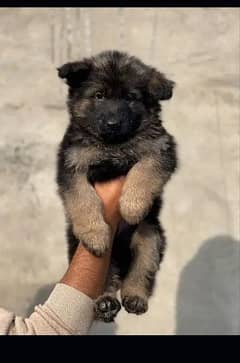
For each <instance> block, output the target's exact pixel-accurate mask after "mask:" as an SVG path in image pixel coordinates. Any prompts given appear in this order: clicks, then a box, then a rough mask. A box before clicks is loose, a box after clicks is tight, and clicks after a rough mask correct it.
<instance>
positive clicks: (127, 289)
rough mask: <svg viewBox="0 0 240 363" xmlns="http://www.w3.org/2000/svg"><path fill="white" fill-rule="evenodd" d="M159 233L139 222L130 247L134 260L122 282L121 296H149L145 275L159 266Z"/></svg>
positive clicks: (146, 224) (153, 271) (144, 297)
mask: <svg viewBox="0 0 240 363" xmlns="http://www.w3.org/2000/svg"><path fill="white" fill-rule="evenodd" d="M158 243H159V235H158V234H156V231H155V229H154V227H153V226H151V225H149V224H148V223H146V222H141V223H140V224H139V226H138V228H137V230H136V231H135V233H134V235H133V238H132V242H131V248H132V249H133V250H134V251H135V260H134V264H132V266H131V269H130V271H129V273H128V275H127V277H126V278H125V280H124V282H123V286H122V289H121V296H122V299H124V298H125V297H127V296H134V295H136V296H138V297H141V298H143V299H147V298H148V297H149V292H150V291H149V289H148V288H147V287H146V286H147V284H146V275H147V274H148V273H149V272H151V273H155V272H156V271H157V270H158V268H159V263H158V259H157V258H156V257H157V256H158V254H159V252H158V247H157V246H158Z"/></svg>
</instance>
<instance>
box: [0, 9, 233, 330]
mask: <svg viewBox="0 0 240 363" xmlns="http://www.w3.org/2000/svg"><path fill="white" fill-rule="evenodd" d="M239 15H240V12H239V9H231V8H228V9H227V8H225V9H221V8H214V9H212V8H195V9H184V8H179V9H178V8H169V9H168V8H162V9H160V8H159V9H151V8H147V9H100V8H99V9H47V8H45V9H33V8H26V9H24V8H18V9H17V8H16V9H7V8H2V9H0V47H1V58H0V66H1V77H0V112H1V113H0V115H1V131H0V205H1V207H0V305H1V306H3V307H5V308H8V309H9V310H13V311H15V312H16V313H17V314H22V315H27V314H28V313H30V312H31V311H32V308H33V306H34V304H37V303H41V302H43V301H44V299H45V298H46V297H47V295H48V293H49V291H51V289H52V287H53V285H54V283H55V282H56V281H57V280H58V279H59V278H60V277H61V276H62V274H63V272H64V271H65V269H66V266H67V259H66V244H65V237H64V215H63V208H62V205H61V202H60V200H59V198H58V196H57V193H56V185H55V181H54V177H55V159H56V148H57V145H58V143H59V141H60V140H61V137H62V135H63V133H64V130H65V127H66V125H67V121H68V117H67V113H66V109H65V94H66V90H65V87H64V86H63V85H60V80H59V79H58V78H57V75H56V70H55V67H56V66H59V65H61V64H62V63H63V62H65V61H66V60H67V59H77V58H79V57H82V56H85V55H88V54H92V53H97V52H98V51H100V50H103V49H109V48H118V49H125V50H128V51H130V52H131V53H132V54H135V55H137V56H139V57H141V58H142V59H143V60H144V61H146V62H148V63H150V64H153V65H155V66H157V67H158V68H159V69H160V70H162V71H163V72H165V73H166V74H167V75H168V76H169V77H170V78H171V77H172V79H174V80H175V81H176V82H177V87H176V91H175V95H174V98H173V99H172V100H171V101H170V102H169V103H168V102H166V103H164V111H163V119H164V120H165V126H166V127H167V128H168V130H169V131H170V132H171V133H172V134H173V135H174V136H175V138H176V139H177V141H178V145H179V158H180V167H179V170H178V172H177V173H176V175H175V176H174V177H173V179H172V181H171V182H170V183H169V184H168V186H167V188H166V193H165V207H164V210H163V214H162V222H163V225H164V226H165V228H166V232H167V237H168V249H167V253H166V257H165V261H164V263H163V265H162V269H161V271H160V272H159V274H158V279H157V287H156V290H155V293H154V296H153V297H152V298H151V300H150V308H149V312H148V313H147V314H145V315H143V316H140V317H139V316H138V317H137V316H133V315H130V314H127V313H126V312H125V311H123V310H121V312H120V313H119V315H118V317H117V319H116V322H115V323H112V324H104V323H97V324H94V326H93V328H92V331H91V333H90V334H97V333H98V334H197V333H202V334H239V333H240V241H239V240H240V230H239V228H240V226H239V220H240V215H239V203H240V199H239V181H240V180H239V177H240V173H239V161H240V156H239V144H240V139H239V119H240V118H239V117H240V114H239V101H240V98H239V85H240V64H239V62H240V61H239V48H240V34H239V29H240V20H239V19H240V16H239Z"/></svg>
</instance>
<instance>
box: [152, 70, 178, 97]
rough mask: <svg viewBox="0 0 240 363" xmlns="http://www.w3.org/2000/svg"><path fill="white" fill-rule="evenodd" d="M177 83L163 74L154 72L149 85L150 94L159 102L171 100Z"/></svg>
mask: <svg viewBox="0 0 240 363" xmlns="http://www.w3.org/2000/svg"><path fill="white" fill-rule="evenodd" d="M174 86H175V82H173V81H171V80H169V79H167V78H166V77H165V75H164V74H163V73H160V72H158V71H156V70H155V69H154V70H153V71H152V74H151V77H150V81H149V84H148V92H149V94H150V95H151V96H152V97H153V98H155V99H156V100H158V101H164V100H169V99H170V98H171V97H172V95H173V88H174Z"/></svg>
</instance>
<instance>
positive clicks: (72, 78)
mask: <svg viewBox="0 0 240 363" xmlns="http://www.w3.org/2000/svg"><path fill="white" fill-rule="evenodd" d="M90 70H91V62H88V61H87V60H83V61H81V62H70V63H65V64H63V65H62V66H61V67H59V68H57V71H58V76H59V77H60V78H63V79H66V83H67V84H68V86H69V87H72V88H74V87H79V86H80V85H81V83H82V82H83V81H85V80H86V79H87V77H88V75H89V73H90Z"/></svg>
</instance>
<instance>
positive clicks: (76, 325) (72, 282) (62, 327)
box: [0, 179, 123, 335]
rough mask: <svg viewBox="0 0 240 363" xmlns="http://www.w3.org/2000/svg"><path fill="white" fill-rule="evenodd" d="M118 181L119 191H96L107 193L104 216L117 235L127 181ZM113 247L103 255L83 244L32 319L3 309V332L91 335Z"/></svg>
mask: <svg viewBox="0 0 240 363" xmlns="http://www.w3.org/2000/svg"><path fill="white" fill-rule="evenodd" d="M117 183H118V190H117V191H118V192H117V193H116V185H114V183H113V184H111V183H110V185H108V184H107V183H106V184H105V186H101V187H100V186H98V185H96V191H97V192H100V196H101V195H104V200H103V205H104V207H105V210H104V219H105V221H106V222H107V223H109V224H110V225H111V228H112V231H113V234H114V232H115V230H116V228H117V224H118V222H119V219H120V216H119V211H118V198H119V195H120V191H121V185H122V183H123V181H122V180H121V179H119V180H118V182H117ZM115 184H116V183H115ZM104 188H106V190H104ZM101 193H102V194H101ZM110 250H111V249H109V250H108V252H107V253H106V254H105V255H104V256H102V257H101V258H99V257H95V256H93V255H92V254H90V253H89V252H88V251H87V250H86V249H85V248H84V247H83V246H79V247H78V249H77V251H76V254H75V256H74V258H73V260H72V262H71V264H70V266H69V268H68V270H67V272H66V273H65V275H64V277H63V278H62V279H61V282H60V283H59V284H57V285H56V286H55V288H54V290H53V291H52V293H51V294H50V296H49V298H48V300H47V301H46V302H45V304H44V305H42V306H41V305H39V306H36V307H35V309H34V310H35V311H34V313H33V314H32V315H31V316H30V317H29V318H26V319H24V318H22V317H18V316H15V314H14V313H11V312H8V311H6V310H4V309H1V308H0V335H73V334H77V335H82V334H87V332H88V330H89V328H90V326H91V323H92V321H93V319H94V312H93V305H94V302H93V299H95V298H96V297H97V296H98V295H99V294H101V292H102V290H103V287H104V283H105V279H106V275H107V271H108V266H109V260H110V255H111V251H110Z"/></svg>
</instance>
